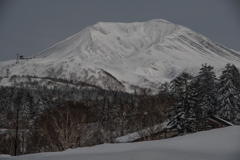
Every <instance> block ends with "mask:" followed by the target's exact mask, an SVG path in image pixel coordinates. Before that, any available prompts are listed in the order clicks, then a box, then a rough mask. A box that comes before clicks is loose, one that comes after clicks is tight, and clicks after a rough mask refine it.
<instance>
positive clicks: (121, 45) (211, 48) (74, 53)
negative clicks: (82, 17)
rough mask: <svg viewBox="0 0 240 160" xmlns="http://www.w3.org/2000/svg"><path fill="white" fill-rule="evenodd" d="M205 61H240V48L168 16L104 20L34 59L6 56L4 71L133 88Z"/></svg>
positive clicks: (151, 85)
mask: <svg viewBox="0 0 240 160" xmlns="http://www.w3.org/2000/svg"><path fill="white" fill-rule="evenodd" d="M203 63H208V64H211V65H213V66H214V67H215V68H216V70H217V71H219V70H220V69H221V68H223V67H224V65H225V64H226V63H233V64H235V65H237V66H240V54H239V53H238V52H236V51H234V50H231V49H228V48H226V47H223V46H221V45H219V44H217V43H214V42H212V41H211V40H209V39H208V38H206V37H204V36H203V35H201V34H198V33H196V32H193V31H192V30H190V29H188V28H185V27H183V26H180V25H176V24H173V23H171V22H168V21H166V20H161V19H159V20H150V21H146V22H134V23H109V22H100V23H97V24H95V25H93V26H89V27H87V28H85V29H83V30H82V31H80V32H79V33H77V34H75V35H73V36H71V37H69V38H67V39H65V40H63V41H61V42H58V43H57V44H55V45H53V46H52V47H50V48H48V49H46V50H44V51H42V52H41V53H40V54H38V55H36V56H34V58H33V59H29V60H20V61H19V63H18V64H16V60H11V61H5V62H1V63H0V76H1V77H4V76H6V75H7V76H9V77H11V76H12V75H31V76H37V77H52V78H61V79H71V80H75V81H82V82H87V83H89V84H93V85H96V86H100V87H102V88H105V89H114V90H123V91H133V88H134V87H141V88H152V89H156V88H157V86H158V85H159V84H160V83H161V82H164V81H169V80H171V79H173V78H174V77H175V76H176V75H178V74H179V73H181V72H183V71H187V72H192V73H193V72H197V71H198V69H199V68H200V67H201V65H202V64H203ZM3 80H4V82H6V78H5V79H3ZM3 80H1V82H0V84H2V85H3V84H6V83H2V81H3Z"/></svg>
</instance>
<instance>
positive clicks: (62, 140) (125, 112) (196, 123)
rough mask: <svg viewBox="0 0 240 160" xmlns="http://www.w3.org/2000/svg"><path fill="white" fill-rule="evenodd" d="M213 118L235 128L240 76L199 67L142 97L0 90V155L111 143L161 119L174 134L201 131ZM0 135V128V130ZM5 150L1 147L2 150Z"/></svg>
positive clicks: (231, 69)
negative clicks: (209, 119)
mask: <svg viewBox="0 0 240 160" xmlns="http://www.w3.org/2000/svg"><path fill="white" fill-rule="evenodd" d="M212 115H217V116H219V117H221V118H223V119H225V120H228V121H230V122H232V123H234V124H240V73H239V71H238V69H237V68H236V67H235V66H234V65H232V64H227V65H226V66H225V68H224V69H223V71H222V73H221V75H219V76H216V75H215V72H214V68H213V67H212V66H210V65H207V64H204V65H202V67H201V69H200V71H199V73H196V74H194V75H191V74H189V73H182V74H180V75H178V76H177V77H176V78H175V79H173V80H172V81H171V82H166V83H164V84H162V85H161V87H160V88H159V93H158V94H154V95H153V94H151V91H149V90H148V89H143V90H142V92H141V93H136V92H135V93H132V94H130V93H124V92H120V91H107V90H103V89H100V88H74V87H66V86H65V87H47V86H42V85H38V84H34V87H31V86H29V85H23V86H12V87H1V88H0V129H1V128H2V130H3V129H7V131H8V132H6V133H5V134H4V133H0V134H1V135H2V136H1V137H0V153H4V154H12V155H14V154H15V152H16V154H26V153H36V152H44V151H61V150H65V149H68V148H75V147H81V146H91V145H96V144H101V143H111V142H113V141H114V138H116V137H119V136H122V135H125V134H127V133H131V132H134V131H138V130H141V129H144V128H146V127H151V126H154V125H156V124H159V123H162V122H164V121H166V120H167V121H169V125H170V126H172V127H173V128H175V129H177V131H178V133H179V134H186V133H192V132H197V131H201V130H206V129H208V128H207V124H206V119H207V118H208V117H210V116H212ZM0 131H1V130H0ZM3 146H4V147H3Z"/></svg>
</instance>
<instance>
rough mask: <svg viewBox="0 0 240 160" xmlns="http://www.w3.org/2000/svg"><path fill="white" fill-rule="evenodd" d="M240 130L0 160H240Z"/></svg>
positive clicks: (221, 130) (234, 129)
mask: <svg viewBox="0 0 240 160" xmlns="http://www.w3.org/2000/svg"><path fill="white" fill-rule="evenodd" d="M239 137H240V127H239V126H233V127H227V128H221V129H215V130H210V131H204V132H198V133H195V134H190V135H186V136H181V137H176V138H171V139H166V140H160V141H149V142H140V143H128V144H104V145H99V146H94V147H88V148H78V149H71V150H67V151H64V152H55V153H39V154H32V155H24V156H18V157H10V156H0V159H1V160H79V159H83V160H159V159H163V160H239V157H240V140H239Z"/></svg>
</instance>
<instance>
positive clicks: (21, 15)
mask: <svg viewBox="0 0 240 160" xmlns="http://www.w3.org/2000/svg"><path fill="white" fill-rule="evenodd" d="M158 18H162V19H166V20H169V21H171V22H174V23H177V24H181V25H184V26H186V27H189V28H191V29H193V30H194V31H197V32H200V33H202V34H204V35H206V36H207V37H209V38H210V39H212V40H214V41H217V42H219V43H221V44H224V45H226V46H228V47H230V48H233V49H235V50H240V0H0V61H1V60H6V59H11V58H15V55H16V53H21V54H24V55H33V54H36V53H37V52H39V51H41V50H43V49H45V48H47V47H49V46H50V45H52V44H54V43H55V42H57V41H59V40H63V39H64V38H66V37H68V36H70V35H72V34H74V33H76V32H79V31H80V30H81V29H83V28H84V27H86V26H88V25H92V24H95V23H96V22H98V21H113V22H132V21H145V20H150V19H158Z"/></svg>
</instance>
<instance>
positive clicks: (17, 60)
mask: <svg viewBox="0 0 240 160" xmlns="http://www.w3.org/2000/svg"><path fill="white" fill-rule="evenodd" d="M18 62H19V54H18V53H17V59H16V64H18Z"/></svg>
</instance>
